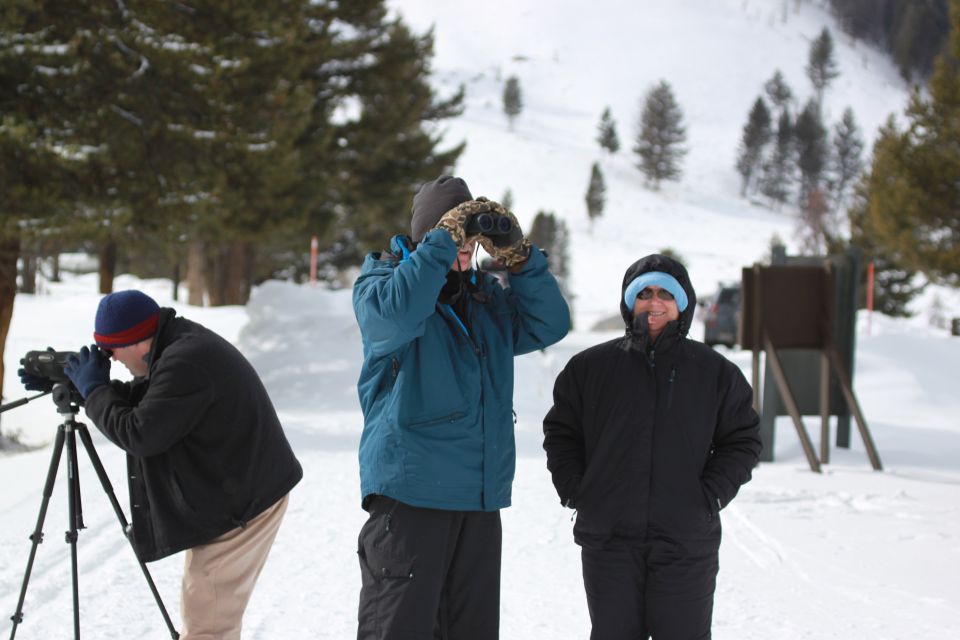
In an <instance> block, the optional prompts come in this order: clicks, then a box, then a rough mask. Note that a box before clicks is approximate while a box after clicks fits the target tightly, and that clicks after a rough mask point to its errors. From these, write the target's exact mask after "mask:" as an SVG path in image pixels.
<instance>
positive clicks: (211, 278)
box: [207, 247, 227, 307]
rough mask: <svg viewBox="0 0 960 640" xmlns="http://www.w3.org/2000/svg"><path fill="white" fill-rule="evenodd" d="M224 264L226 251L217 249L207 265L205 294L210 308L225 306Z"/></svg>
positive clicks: (221, 248)
mask: <svg viewBox="0 0 960 640" xmlns="http://www.w3.org/2000/svg"><path fill="white" fill-rule="evenodd" d="M226 262H227V251H226V249H224V248H223V247H217V249H216V250H215V251H213V252H212V255H211V256H210V260H209V262H208V263H207V273H208V276H207V292H208V293H209V297H210V306H211V307H222V306H223V305H225V304H226V298H227V296H226V289H227V287H226V268H225V263H226Z"/></svg>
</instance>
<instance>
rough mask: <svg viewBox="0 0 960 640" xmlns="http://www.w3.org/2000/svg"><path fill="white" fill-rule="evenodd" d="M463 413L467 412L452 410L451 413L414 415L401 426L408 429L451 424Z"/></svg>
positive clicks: (461, 416) (463, 414) (462, 415)
mask: <svg viewBox="0 0 960 640" xmlns="http://www.w3.org/2000/svg"><path fill="white" fill-rule="evenodd" d="M465 415H467V414H466V412H464V411H453V412H452V413H443V414H441V415H437V416H427V417H416V418H412V419H410V420H407V421H405V422H404V423H403V426H405V427H407V428H409V429H422V428H424V427H436V426H440V425H443V424H452V423H454V422H456V421H458V420H460V419H461V418H463V417H464V416H465Z"/></svg>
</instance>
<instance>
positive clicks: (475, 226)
mask: <svg viewBox="0 0 960 640" xmlns="http://www.w3.org/2000/svg"><path fill="white" fill-rule="evenodd" d="M512 228H513V222H511V221H510V218H508V217H507V216H501V215H500V214H497V213H475V214H473V215H472V216H470V219H469V220H467V224H466V226H465V227H464V231H466V233H467V235H468V236H475V235H478V234H479V235H482V236H505V235H507V234H508V233H510V230H511V229H512Z"/></svg>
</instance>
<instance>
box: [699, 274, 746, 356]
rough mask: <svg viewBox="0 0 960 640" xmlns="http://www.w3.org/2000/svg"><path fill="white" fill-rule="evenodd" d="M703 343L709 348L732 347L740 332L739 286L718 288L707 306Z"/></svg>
mask: <svg viewBox="0 0 960 640" xmlns="http://www.w3.org/2000/svg"><path fill="white" fill-rule="evenodd" d="M703 327H704V328H703V341H704V342H705V343H706V344H708V345H710V346H711V347H712V346H713V345H715V344H722V345H725V346H727V347H733V346H734V345H735V344H737V337H738V335H739V331H740V285H739V284H736V285H730V286H725V287H720V290H719V291H717V293H716V295H715V296H714V297H713V299H712V300H711V301H710V303H709V305H708V306H707V314H706V316H705V317H704V320H703Z"/></svg>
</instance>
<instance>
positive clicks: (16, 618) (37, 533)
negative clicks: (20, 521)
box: [10, 425, 64, 640]
mask: <svg viewBox="0 0 960 640" xmlns="http://www.w3.org/2000/svg"><path fill="white" fill-rule="evenodd" d="M63 440H64V428H63V425H60V427H59V428H58V429H57V437H56V439H55V440H54V443H53V453H52V454H51V456H50V468H49V469H48V470H47V482H46V484H44V486H43V500H42V501H41V502H40V515H38V516H37V525H36V527H34V529H33V533H32V534H31V535H30V540H31V541H32V543H33V544H32V545H31V546H30V557H29V558H28V559H27V569H26V571H24V573H23V584H22V585H21V586H20V599H19V600H18V601H17V610H16V612H15V613H14V614H13V616H12V617H11V618H10V619H11V620H13V629H11V631H10V640H13V639H14V637H15V636H16V635H17V625H19V624H20V623H21V622H23V601H24V599H26V597H27V585H28V584H29V583H30V573H31V572H32V571H33V561H34V559H35V558H36V556H37V545H39V544H40V543H41V542H43V521H44V520H46V517H47V506H48V505H49V504H50V496H52V495H53V485H54V483H55V482H56V480H57V470H58V469H59V468H60V455H61V454H62V453H63Z"/></svg>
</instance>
